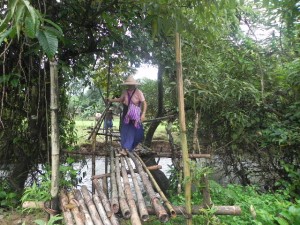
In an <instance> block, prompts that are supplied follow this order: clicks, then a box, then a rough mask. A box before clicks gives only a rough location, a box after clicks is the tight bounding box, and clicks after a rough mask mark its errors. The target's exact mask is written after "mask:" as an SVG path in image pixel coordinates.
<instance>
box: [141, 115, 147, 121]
mask: <svg viewBox="0 0 300 225" xmlns="http://www.w3.org/2000/svg"><path fill="white" fill-rule="evenodd" d="M145 119H146V116H145V113H142V115H141V122H144V121H145Z"/></svg>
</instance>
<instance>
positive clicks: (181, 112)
mask: <svg viewBox="0 0 300 225" xmlns="http://www.w3.org/2000/svg"><path fill="white" fill-rule="evenodd" d="M175 49H176V74H177V89H178V107H179V123H180V139H181V148H182V160H183V174H184V178H185V179H186V183H185V207H186V212H187V220H186V224H187V225H192V216H191V212H192V207H191V184H192V183H191V180H190V179H189V178H190V176H191V171H190V162H189V153H188V147H187V138H186V124H185V111H184V93H183V78H182V63H181V40H180V34H179V33H178V32H177V33H176V46H175Z"/></svg>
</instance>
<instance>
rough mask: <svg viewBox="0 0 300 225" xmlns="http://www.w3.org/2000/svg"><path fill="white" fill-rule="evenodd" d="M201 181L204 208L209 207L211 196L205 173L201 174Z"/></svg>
mask: <svg viewBox="0 0 300 225" xmlns="http://www.w3.org/2000/svg"><path fill="white" fill-rule="evenodd" d="M201 181H202V183H204V187H203V189H202V195H203V205H204V207H206V208H209V207H211V205H212V202H211V197H210V192H209V182H208V179H207V175H206V174H203V176H202V177H201Z"/></svg>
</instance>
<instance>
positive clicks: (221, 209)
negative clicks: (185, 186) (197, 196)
mask: <svg viewBox="0 0 300 225" xmlns="http://www.w3.org/2000/svg"><path fill="white" fill-rule="evenodd" d="M173 208H174V210H175V212H176V213H177V214H178V215H185V214H186V209H185V206H173ZM212 208H213V209H215V210H216V211H215V212H214V215H233V216H238V215H240V214H241V212H242V210H241V208H240V207H239V206H212ZM204 209H207V208H206V207H204V206H192V214H193V215H201V214H203V213H204V211H203V210H204ZM147 210H148V213H149V214H150V215H155V210H154V208H153V207H149V206H148V207H147Z"/></svg>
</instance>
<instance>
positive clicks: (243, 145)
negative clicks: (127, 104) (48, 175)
mask: <svg viewBox="0 0 300 225" xmlns="http://www.w3.org/2000/svg"><path fill="white" fill-rule="evenodd" d="M0 12H1V13H0V19H1V20H0V60H1V61H0V65H1V70H0V73H1V77H0V87H1V94H0V96H1V98H0V99H1V104H0V127H1V130H0V166H1V169H5V170H7V169H8V167H6V165H9V164H11V165H13V166H14V167H13V168H12V169H11V172H10V174H9V175H8V177H7V179H6V181H7V184H9V185H11V186H13V187H14V188H15V189H16V190H22V189H23V188H24V185H25V181H26V179H27V175H28V173H31V172H32V173H33V172H35V171H36V170H38V169H37V168H38V164H39V163H46V162H49V155H50V147H49V146H50V145H49V143H50V142H49V140H50V135H49V133H50V132H49V127H50V123H49V96H50V93H49V92H50V91H49V83H50V81H49V61H50V60H57V61H58V63H59V85H60V89H59V90H60V99H59V100H60V101H59V103H60V110H59V125H60V138H61V148H67V147H69V146H71V145H73V144H74V143H76V136H75V133H74V123H73V121H72V119H73V116H74V115H75V114H76V113H78V112H84V113H85V114H86V116H91V115H93V113H94V112H95V111H98V109H99V110H101V107H103V105H102V103H103V102H104V101H103V99H104V98H106V97H108V96H117V95H119V94H120V91H121V87H120V86H119V85H118V84H120V82H121V80H122V79H123V77H124V76H126V75H128V74H130V73H132V72H133V71H134V70H135V68H136V67H138V66H139V65H140V64H141V63H142V62H148V63H153V64H155V65H157V67H158V76H157V77H158V82H157V89H156V90H153V89H154V84H153V82H152V81H150V80H148V81H147V80H146V81H145V83H144V86H145V93H146V95H147V96H148V97H149V106H150V107H151V108H150V109H149V115H148V116H149V117H151V116H153V117H159V116H162V115H165V114H169V113H176V112H177V111H178V109H177V98H176V73H175V70H176V68H175V66H176V65H175V53H174V34H175V32H179V33H180V34H181V38H182V58H183V62H182V63H183V74H184V88H185V89H184V91H185V107H186V115H187V116H186V120H187V125H188V137H189V141H190V142H191V141H192V135H193V132H194V130H193V128H194V125H195V120H194V119H195V118H196V117H195V115H196V114H197V113H198V114H199V115H200V119H199V124H200V128H199V130H198V131H197V132H198V133H197V136H198V137H199V140H200V145H201V149H200V151H201V152H202V153H210V154H212V155H217V156H218V158H217V159H218V160H219V161H218V162H220V165H221V166H222V170H223V171H224V172H225V176H227V177H230V178H232V181H238V182H240V183H241V184H242V185H249V184H253V183H259V184H261V186H260V187H259V188H260V190H273V191H275V190H282V189H288V191H289V192H288V193H289V194H288V195H289V197H290V200H291V201H295V202H296V199H299V194H300V190H299V187H300V186H299V180H300V179H299V175H298V174H299V170H300V168H299V165H300V162H299V161H300V151H299V147H298V146H299V145H300V143H299V142H300V130H299V127H300V113H299V112H300V100H299V91H300V83H299V80H300V79H299V69H300V66H299V65H300V64H299V49H298V48H299V22H298V21H299V12H300V11H299V2H298V1H296V0H287V1H277V0H261V1H254V2H252V1H243V0H240V1H236V0H219V1H209V0H203V1H198V0H197V1H196V0H191V1H186V0H184V1H183V0H160V1H157V2H153V1H150V0H143V1H110V0H102V1H97V0H93V1H81V0H66V1H65V0H63V1H31V2H29V1H27V0H9V1H7V0H4V1H2V2H1V3H0ZM86 87H89V88H86ZM155 94H157V97H155ZM70 96H71V97H72V104H70V103H69V97H70ZM74 103H76V104H74ZM152 125H153V126H152ZM157 126H158V124H151V125H150V127H149V130H148V132H149V135H148V136H147V140H148V141H149V140H151V137H152V134H153V132H154V130H155V129H156V127H157ZM191 146H192V145H191ZM32 182H33V181H32ZM5 194H6V193H5ZM2 195H3V193H2ZM285 197H286V196H285ZM285 206H286V207H287V206H288V205H285ZM286 210H287V208H286ZM273 213H274V212H273ZM273 220H276V218H273ZM277 222H278V221H277ZM261 223H263V222H262V221H261Z"/></svg>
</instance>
